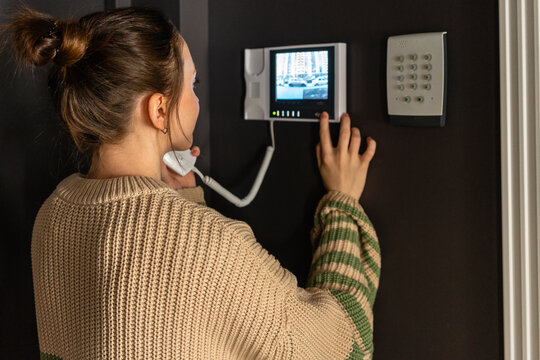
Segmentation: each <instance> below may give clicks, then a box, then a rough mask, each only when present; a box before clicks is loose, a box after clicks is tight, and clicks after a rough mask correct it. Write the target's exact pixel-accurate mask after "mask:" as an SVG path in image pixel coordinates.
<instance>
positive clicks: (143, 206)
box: [32, 173, 381, 360]
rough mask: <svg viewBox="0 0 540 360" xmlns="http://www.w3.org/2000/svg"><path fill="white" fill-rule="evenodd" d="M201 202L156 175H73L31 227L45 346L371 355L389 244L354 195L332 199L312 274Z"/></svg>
mask: <svg viewBox="0 0 540 360" xmlns="http://www.w3.org/2000/svg"><path fill="white" fill-rule="evenodd" d="M203 204H204V198H203V190H202V188H200V187H197V188H194V189H184V190H173V189H172V188H170V187H169V186H168V185H167V184H166V183H165V182H163V181H161V180H156V179H153V178H150V177H144V176H122V177H116V178H109V179H90V178H86V177H85V176H84V175H82V174H80V173H75V174H72V175H70V176H69V177H67V178H65V179H64V180H62V181H61V182H60V184H58V186H57V187H56V189H55V190H54V192H53V193H52V194H51V195H50V196H49V197H48V198H47V199H46V200H45V202H44V203H43V205H42V206H41V208H40V210H39V212H38V214H37V217H36V220H35V223H34V228H33V234H32V271H33V281H34V296H35V306H36V316H37V326H38V335H39V347H40V350H41V358H42V359H48V360H58V359H60V360H68V359H92V360H94V359H146V360H151V359H156V360H157V359H159V360H162V359H321V360H323V359H324V360H327V359H371V358H372V356H373V337H372V333H373V313H372V307H373V303H374V301H375V295H376V292H377V288H378V284H379V276H380V264H381V263H380V249H379V246H378V240H377V236H376V234H375V230H374V229H373V225H372V224H371V222H370V221H369V219H368V217H367V215H366V214H365V212H364V211H363V209H362V207H361V206H360V204H359V203H358V202H357V201H356V200H354V199H352V198H351V197H349V196H348V195H345V194H342V193H339V192H335V191H331V192H329V193H327V194H326V195H325V196H324V197H323V198H322V199H321V201H320V203H319V205H318V207H317V209H316V213H315V218H314V220H315V224H314V228H313V230H312V236H311V243H312V246H313V262H312V265H311V269H310V275H309V279H308V287H306V288H302V287H299V286H298V283H297V279H296V277H295V276H294V275H293V274H292V273H291V272H290V271H288V270H287V269H285V268H284V267H282V266H281V264H280V263H279V261H278V260H277V259H276V258H275V257H274V256H272V255H271V254H270V253H268V251H266V250H265V249H264V248H263V247H262V246H261V245H260V243H259V242H257V240H256V239H255V237H254V235H253V232H252V230H251V228H250V227H249V226H248V225H247V224H246V223H244V222H242V221H237V220H233V219H229V218H227V217H225V216H223V215H221V214H220V213H218V212H217V211H215V210H213V209H211V208H209V207H207V206H205V205H203ZM306 240H307V239H306Z"/></svg>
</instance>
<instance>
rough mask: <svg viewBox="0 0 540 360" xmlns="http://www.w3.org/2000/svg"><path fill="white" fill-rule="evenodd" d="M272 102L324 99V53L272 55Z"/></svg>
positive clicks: (326, 53)
mask: <svg viewBox="0 0 540 360" xmlns="http://www.w3.org/2000/svg"><path fill="white" fill-rule="evenodd" d="M275 56H276V72H275V74H276V79H275V80H276V100H307V99H309V100H327V99H328V50H324V51H295V52H280V53H276V54H275Z"/></svg>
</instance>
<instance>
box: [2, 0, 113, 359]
mask: <svg viewBox="0 0 540 360" xmlns="http://www.w3.org/2000/svg"><path fill="white" fill-rule="evenodd" d="M14 3H16V2H14V1H4V0H0V15H5V13H6V11H7V9H8V6H10V5H13V4H14ZM26 3H27V4H28V5H29V6H31V7H32V8H34V9H36V10H38V11H42V12H45V13H48V14H51V15H53V16H57V17H61V18H67V17H71V16H73V17H75V18H78V17H80V16H82V15H85V14H87V13H90V12H94V11H100V10H103V1H101V0H99V1H97V0H90V1H85V2H82V1H78V2H77V3H76V4H75V3H74V2H73V1H68V0H62V1H60V0H54V1H52V0H39V1H37V0H35V1H26ZM3 20H4V17H3V16H2V18H1V19H0V21H3ZM47 70H48V69H45V68H38V69H36V70H35V71H34V76H32V73H31V71H21V72H20V73H19V74H18V75H15V73H14V71H15V68H14V64H13V63H12V62H9V61H8V53H6V52H4V53H2V54H0V292H1V296H0V351H1V355H0V358H2V359H38V358H39V347H38V345H39V344H38V337H37V327H36V318H35V307H34V293H33V287H32V267H31V262H30V240H31V234H32V227H33V224H34V219H35V216H36V214H37V212H38V210H39V208H40V206H41V204H42V203H43V201H44V200H45V198H46V197H47V196H49V195H50V193H51V192H52V191H53V190H54V188H55V187H56V185H57V184H58V182H60V180H61V179H63V178H64V177H66V176H67V175H69V174H71V173H73V172H75V171H76V170H74V169H75V167H74V162H75V161H74V159H73V158H70V155H71V151H72V147H71V140H70V139H69V137H68V136H67V134H65V133H63V132H61V131H60V129H59V126H58V119H57V115H55V114H54V112H53V109H52V104H51V100H50V96H49V92H48V89H47V82H46V74H47Z"/></svg>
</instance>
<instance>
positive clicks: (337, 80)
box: [244, 43, 347, 122]
mask: <svg viewBox="0 0 540 360" xmlns="http://www.w3.org/2000/svg"><path fill="white" fill-rule="evenodd" d="M346 56H347V47H346V44H345V43H326V44H310V45H293V46H281V47H267V48H260V49H245V50H244V79H245V82H246V95H245V100H244V119H246V120H279V121H307V122H318V121H319V115H320V114H321V113H322V112H323V111H326V112H328V114H329V118H330V122H339V118H340V116H341V114H343V113H344V112H346V108H347V99H346V98H347V62H346Z"/></svg>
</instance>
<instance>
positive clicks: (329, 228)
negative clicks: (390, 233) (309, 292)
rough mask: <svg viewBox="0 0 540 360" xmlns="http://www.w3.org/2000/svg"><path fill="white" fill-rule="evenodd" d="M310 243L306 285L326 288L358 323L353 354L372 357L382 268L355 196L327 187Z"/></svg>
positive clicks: (371, 231)
mask: <svg viewBox="0 0 540 360" xmlns="http://www.w3.org/2000/svg"><path fill="white" fill-rule="evenodd" d="M311 244H312V249H313V258H312V263H311V267H310V272H309V276H308V281H307V285H306V287H307V288H308V289H309V288H311V287H317V288H320V289H327V290H328V291H329V292H330V293H331V294H332V295H333V296H334V297H335V298H336V300H337V301H338V302H339V303H340V304H341V305H342V306H343V309H344V310H345V312H346V313H347V315H348V316H349V318H350V319H351V320H352V322H353V323H354V327H355V330H356V331H355V332H354V333H353V348H352V352H351V354H350V358H353V359H372V357H373V352H374V346H373V305H374V302H375V297H376V294H377V290H378V287H379V277H380V269H381V251H380V247H379V242H378V238H377V235H376V233H375V229H374V228H373V224H372V223H371V221H370V220H369V218H368V216H367V215H366V213H365V212H364V209H363V208H362V206H361V205H360V204H359V202H358V201H357V200H355V199H353V198H352V197H351V196H349V195H346V194H344V193H341V192H337V191H329V192H328V193H327V194H326V195H325V196H324V197H323V198H322V199H321V200H320V202H319V205H318V206H317V210H316V213H315V218H314V227H313V229H312V232H311Z"/></svg>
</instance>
